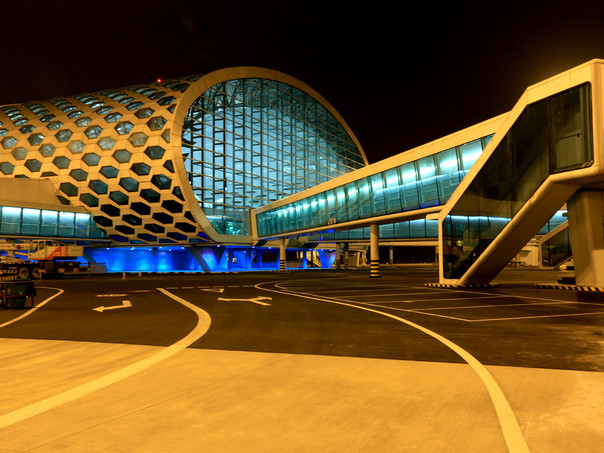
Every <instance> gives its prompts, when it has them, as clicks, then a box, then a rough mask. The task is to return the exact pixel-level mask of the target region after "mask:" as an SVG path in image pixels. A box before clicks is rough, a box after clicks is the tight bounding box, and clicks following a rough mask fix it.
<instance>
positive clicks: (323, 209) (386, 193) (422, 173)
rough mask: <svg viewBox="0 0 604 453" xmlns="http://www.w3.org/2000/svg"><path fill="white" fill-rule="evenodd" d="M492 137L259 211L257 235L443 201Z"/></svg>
mask: <svg viewBox="0 0 604 453" xmlns="http://www.w3.org/2000/svg"><path fill="white" fill-rule="evenodd" d="M491 138H492V135H489V136H487V137H484V138H481V139H479V140H475V141H473V142H471V143H467V144H464V145H461V146H458V147H455V148H451V149H448V150H445V151H441V152H439V153H436V154H434V155H431V156H427V157H424V158H421V159H419V160H417V161H414V162H408V163H405V164H402V165H400V166H396V167H393V168H390V169H388V170H385V171H383V172H380V173H376V174H373V175H371V176H368V177H366V178H362V179H359V180H357V181H353V182H350V183H348V184H345V185H343V186H340V187H336V188H335V189H332V190H327V191H325V192H322V193H319V194H316V195H313V196H312V197H309V198H305V199H303V200H300V201H296V202H294V203H290V204H287V205H285V206H281V207H279V208H275V209H271V210H269V211H265V212H262V213H259V214H258V215H257V216H256V222H257V227H258V235H259V236H260V237H266V236H270V235H273V234H282V233H288V232H292V231H300V230H305V229H310V228H317V227H322V226H328V225H332V224H336V223H343V222H350V221H353V220H357V219H367V218H370V217H376V216H381V215H387V214H396V213H398V212H404V211H413V210H417V209H423V208H428V207H432V206H440V205H443V204H444V203H446V202H447V200H448V199H449V198H450V196H451V194H452V193H453V191H454V190H455V189H456V188H457V186H458V185H459V183H460V182H461V180H462V179H463V177H464V176H465V173H466V170H465V167H464V165H470V162H471V163H474V162H475V161H476V159H477V158H478V156H480V154H481V153H482V150H483V149H484V148H485V147H486V145H487V144H488V142H489V141H490V140H491ZM460 162H461V163H463V164H462V165H460ZM468 169H469V167H468ZM326 217H327V221H326Z"/></svg>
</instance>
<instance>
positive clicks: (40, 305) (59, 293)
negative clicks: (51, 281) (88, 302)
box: [0, 286, 65, 329]
mask: <svg viewBox="0 0 604 453" xmlns="http://www.w3.org/2000/svg"><path fill="white" fill-rule="evenodd" d="M39 288H44V289H53V290H55V291H57V293H56V294H54V295H52V296H50V297H48V298H47V299H44V300H43V301H42V302H40V303H39V304H38V305H36V306H35V307H34V308H32V309H30V310H28V311H27V312H25V313H23V314H22V315H21V316H18V317H17V318H15V319H11V320H10V321H6V322H5V323H4V324H0V329H1V328H2V327H6V326H8V325H10V324H13V323H15V322H17V321H20V320H22V319H23V318H25V317H27V316H29V315H31V314H32V313H34V312H35V311H37V310H38V309H39V308H42V307H43V306H44V305H46V304H47V303H48V302H50V301H51V300H53V299H54V298H55V297H57V296H60V295H61V294H63V293H64V292H65V291H64V290H62V289H59V288H49V287H47V286H39Z"/></svg>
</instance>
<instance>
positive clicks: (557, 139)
mask: <svg viewBox="0 0 604 453" xmlns="http://www.w3.org/2000/svg"><path fill="white" fill-rule="evenodd" d="M592 163H593V148H592V134H591V87H590V85H589V84H585V85H581V86H578V87H575V88H573V89H571V90H568V91H565V92H562V93H560V94H558V95H555V96H552V97H550V98H547V99H545V100H543V101H539V102H537V103H535V104H531V105H529V106H527V108H526V109H525V110H524V112H523V113H522V114H521V115H520V117H519V118H518V120H517V121H516V123H515V124H514V125H513V126H512V127H511V129H510V131H509V132H508V133H507V134H506V136H505V137H504V138H503V139H502V141H501V142H500V143H499V144H498V145H497V148H496V149H495V150H494V152H493V154H492V155H491V157H490V158H489V160H488V161H487V162H486V164H485V165H484V166H483V167H482V169H481V170H480V172H479V173H478V175H476V177H475V178H474V180H473V181H472V182H471V183H470V185H469V186H468V188H467V189H466V191H465V192H464V194H463V195H462V196H461V198H460V199H459V200H458V202H457V203H456V205H455V206H454V207H453V209H452V210H451V211H450V213H449V215H448V216H447V218H446V219H445V220H444V222H443V239H444V246H443V253H444V270H445V277H446V278H460V277H461V276H462V275H463V274H464V273H465V271H466V270H467V269H469V267H470V266H471V265H472V264H473V263H474V262H475V261H476V259H478V257H479V256H480V255H481V254H482V252H483V251H484V250H485V249H486V248H487V247H488V246H489V244H490V243H491V242H492V241H493V240H494V239H495V237H496V236H497V235H498V234H499V233H500V232H501V231H502V230H503V228H504V227H505V226H506V225H507V223H508V222H509V221H510V220H511V219H512V218H513V217H514V215H515V214H516V213H517V212H518V211H519V210H520V209H521V208H522V206H523V205H524V204H525V203H526V201H527V200H528V199H529V198H530V197H531V196H532V195H533V194H534V193H535V191H536V190H537V189H538V188H539V186H541V184H542V183H543V182H544V181H545V179H546V178H547V177H548V176H549V175H550V174H552V173H559V172H563V171H568V170H573V169H577V168H582V167H586V166H589V165H591V164H592Z"/></svg>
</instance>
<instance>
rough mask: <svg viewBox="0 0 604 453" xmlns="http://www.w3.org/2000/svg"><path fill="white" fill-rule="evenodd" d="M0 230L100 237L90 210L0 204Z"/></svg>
mask: <svg viewBox="0 0 604 453" xmlns="http://www.w3.org/2000/svg"><path fill="white" fill-rule="evenodd" d="M0 234H1V235H10V236H41V237H63V238H80V239H86V238H90V239H104V238H105V234H104V233H103V232H102V231H101V230H100V229H99V228H98V227H97V226H96V223H95V222H94V221H93V218H92V216H91V215H90V214H86V213H75V212H65V211H49V210H46V209H29V208H15V207H12V206H0Z"/></svg>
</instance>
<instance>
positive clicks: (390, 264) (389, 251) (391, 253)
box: [388, 247, 394, 266]
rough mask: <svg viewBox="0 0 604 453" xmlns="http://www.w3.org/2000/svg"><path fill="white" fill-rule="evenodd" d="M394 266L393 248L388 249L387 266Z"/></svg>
mask: <svg viewBox="0 0 604 453" xmlns="http://www.w3.org/2000/svg"><path fill="white" fill-rule="evenodd" d="M393 264H394V247H388V266H392V265H393Z"/></svg>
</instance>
